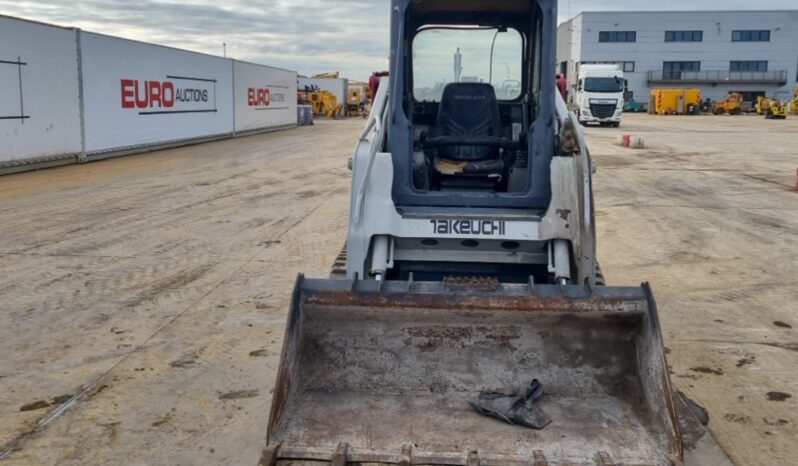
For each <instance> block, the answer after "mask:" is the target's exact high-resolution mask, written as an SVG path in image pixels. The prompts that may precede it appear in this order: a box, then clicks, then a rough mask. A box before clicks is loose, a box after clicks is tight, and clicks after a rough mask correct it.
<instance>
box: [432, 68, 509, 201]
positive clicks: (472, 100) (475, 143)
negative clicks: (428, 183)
mask: <svg viewBox="0 0 798 466" xmlns="http://www.w3.org/2000/svg"><path fill="white" fill-rule="evenodd" d="M431 133H432V137H430V138H428V139H427V140H426V141H424V142H423V146H424V148H425V149H427V150H433V152H432V153H433V158H434V162H433V166H434V167H435V171H436V172H437V173H438V174H439V175H441V176H442V181H441V184H442V185H444V186H445V185H447V184H451V185H453V186H454V185H457V186H462V187H474V188H479V187H485V188H489V187H492V186H494V185H495V184H496V183H499V182H501V181H502V179H503V178H505V175H504V173H505V171H506V168H507V166H506V165H507V164H506V163H505V160H504V157H503V151H502V149H509V148H512V147H513V146H514V143H513V142H512V141H511V140H508V139H505V138H503V137H502V127H501V117H500V115H499V101H498V100H497V98H496V91H495V89H494V88H493V86H492V85H490V84H486V83H450V84H447V85H446V87H445V88H444V89H443V96H442V97H441V103H440V106H439V110H438V118H437V122H436V124H435V127H434V128H433V129H432V131H431ZM453 177H458V178H459V177H468V178H470V179H471V180H470V181H467V182H465V181H466V180H462V179H461V180H453V179H452V178H453ZM464 182H465V184H464Z"/></svg>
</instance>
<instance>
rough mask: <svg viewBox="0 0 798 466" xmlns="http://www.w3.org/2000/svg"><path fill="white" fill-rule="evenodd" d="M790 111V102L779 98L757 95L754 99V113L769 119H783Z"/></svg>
mask: <svg viewBox="0 0 798 466" xmlns="http://www.w3.org/2000/svg"><path fill="white" fill-rule="evenodd" d="M789 111H790V104H788V103H786V102H783V101H782V100H780V99H775V98H770V97H764V96H758V97H757V99H756V113H757V114H758V115H764V116H765V118H767V119H769V120H784V119H786V118H787V114H788V113H789Z"/></svg>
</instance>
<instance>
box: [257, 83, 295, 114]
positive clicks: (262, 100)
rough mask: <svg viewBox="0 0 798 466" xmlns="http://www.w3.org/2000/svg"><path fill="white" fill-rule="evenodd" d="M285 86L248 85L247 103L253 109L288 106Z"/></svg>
mask: <svg viewBox="0 0 798 466" xmlns="http://www.w3.org/2000/svg"><path fill="white" fill-rule="evenodd" d="M287 89H288V88H287V87H286V86H265V87H250V88H248V89H247V105H248V106H249V107H251V108H252V109H253V110H276V109H286V108H288V99H287V97H286V90H287Z"/></svg>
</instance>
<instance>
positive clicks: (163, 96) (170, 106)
mask: <svg viewBox="0 0 798 466" xmlns="http://www.w3.org/2000/svg"><path fill="white" fill-rule="evenodd" d="M165 78H166V79H163V80H138V79H131V78H123V79H121V80H120V85H121V98H122V108H123V109H133V110H138V114H139V115H164V114H177V113H212V112H217V108H216V79H213V78H203V77H187V76H166V77H165Z"/></svg>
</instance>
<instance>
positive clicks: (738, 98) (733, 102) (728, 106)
mask: <svg viewBox="0 0 798 466" xmlns="http://www.w3.org/2000/svg"><path fill="white" fill-rule="evenodd" d="M712 113H714V114H715V115H723V114H726V113H728V114H729V115H740V114H741V113H743V95H742V94H740V93H737V92H730V93H729V95H727V96H726V98H725V99H723V100H719V101H715V102H713V103H712Z"/></svg>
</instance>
